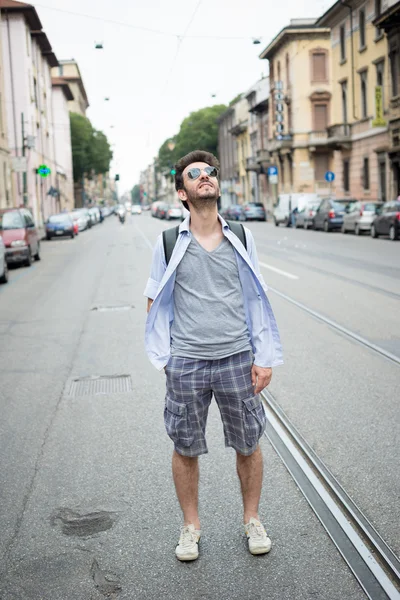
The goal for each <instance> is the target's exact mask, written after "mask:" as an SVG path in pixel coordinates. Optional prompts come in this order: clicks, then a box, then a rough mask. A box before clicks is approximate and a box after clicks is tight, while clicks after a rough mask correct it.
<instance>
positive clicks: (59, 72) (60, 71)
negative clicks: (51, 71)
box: [58, 65, 64, 77]
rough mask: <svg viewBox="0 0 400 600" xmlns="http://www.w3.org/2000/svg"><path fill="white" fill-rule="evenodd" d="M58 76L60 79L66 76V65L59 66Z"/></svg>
mask: <svg viewBox="0 0 400 600" xmlns="http://www.w3.org/2000/svg"><path fill="white" fill-rule="evenodd" d="M58 74H59V76H60V77H62V76H63V75H64V65H58Z"/></svg>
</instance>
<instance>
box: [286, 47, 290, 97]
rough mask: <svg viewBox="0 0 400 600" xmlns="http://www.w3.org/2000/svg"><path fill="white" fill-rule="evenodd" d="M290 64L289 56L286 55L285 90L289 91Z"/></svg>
mask: <svg viewBox="0 0 400 600" xmlns="http://www.w3.org/2000/svg"><path fill="white" fill-rule="evenodd" d="M289 69H290V62H289V54H288V53H286V89H287V90H289V89H290V72H289Z"/></svg>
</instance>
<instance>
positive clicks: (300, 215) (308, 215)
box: [295, 202, 321, 229]
mask: <svg viewBox="0 0 400 600" xmlns="http://www.w3.org/2000/svg"><path fill="white" fill-rule="evenodd" d="M320 204H321V203H320V202H311V203H310V204H306V206H304V208H302V209H301V210H300V211H298V212H297V214H296V217H295V227H296V229H298V228H299V227H303V228H304V229H309V228H311V227H312V226H313V222H314V216H315V213H316V212H317V208H318V206H319V205H320Z"/></svg>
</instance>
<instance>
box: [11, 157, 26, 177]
mask: <svg viewBox="0 0 400 600" xmlns="http://www.w3.org/2000/svg"><path fill="white" fill-rule="evenodd" d="M11 166H12V170H13V171H14V172H15V173H25V172H26V156H13V158H12V161H11Z"/></svg>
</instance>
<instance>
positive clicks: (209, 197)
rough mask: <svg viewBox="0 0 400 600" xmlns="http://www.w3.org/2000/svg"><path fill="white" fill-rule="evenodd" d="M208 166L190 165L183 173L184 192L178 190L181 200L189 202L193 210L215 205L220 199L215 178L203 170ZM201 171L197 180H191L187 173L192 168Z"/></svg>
mask: <svg viewBox="0 0 400 600" xmlns="http://www.w3.org/2000/svg"><path fill="white" fill-rule="evenodd" d="M208 166H209V165H208V164H207V163H204V162H196V163H192V164H190V165H189V166H187V167H186V169H185V170H184V171H183V174H182V175H183V185H184V186H185V189H184V190H179V192H178V194H179V197H180V199H181V200H189V202H191V204H193V206H194V207H195V208H198V207H199V208H200V207H201V206H204V205H210V204H215V203H216V202H217V200H218V198H219V197H220V190H219V183H218V178H217V177H210V176H209V175H207V173H205V171H204V169H205V168H206V167H208ZM195 167H196V168H198V169H201V173H200V176H199V177H198V178H197V179H191V178H190V177H189V176H188V172H189V171H190V169H193V168H195Z"/></svg>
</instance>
